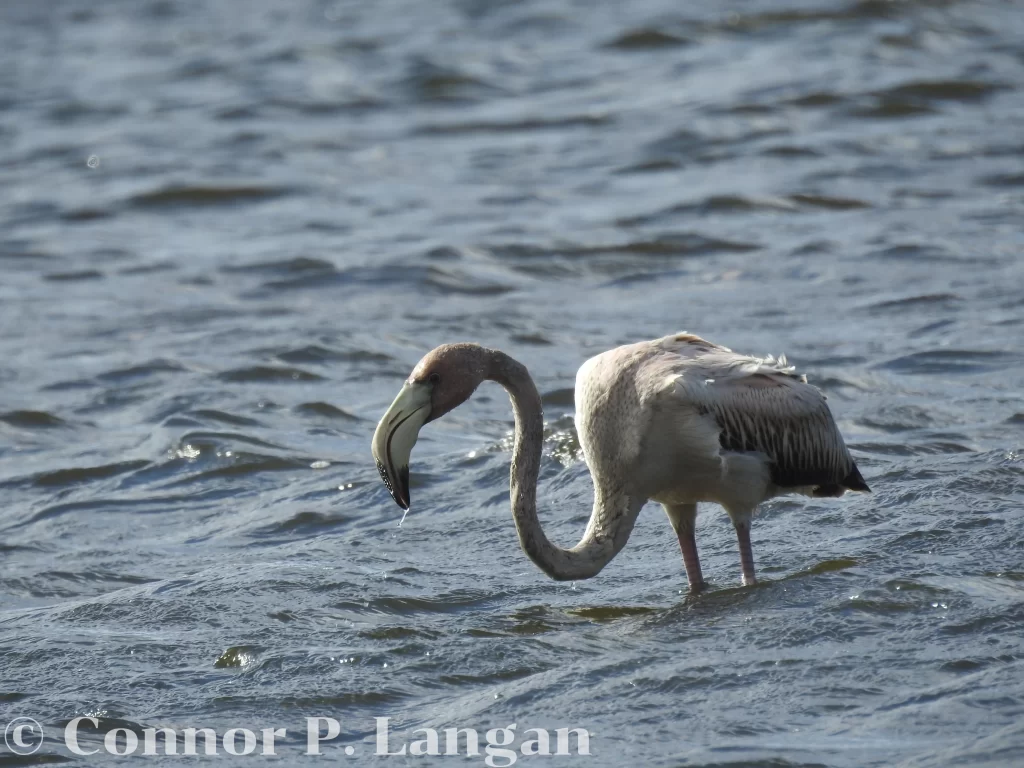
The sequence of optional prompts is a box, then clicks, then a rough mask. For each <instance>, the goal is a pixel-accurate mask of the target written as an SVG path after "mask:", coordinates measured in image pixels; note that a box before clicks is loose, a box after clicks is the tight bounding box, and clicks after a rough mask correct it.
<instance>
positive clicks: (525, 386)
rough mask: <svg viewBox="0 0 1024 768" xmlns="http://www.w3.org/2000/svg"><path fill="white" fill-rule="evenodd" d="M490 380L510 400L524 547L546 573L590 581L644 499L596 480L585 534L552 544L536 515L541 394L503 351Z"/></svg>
mask: <svg viewBox="0 0 1024 768" xmlns="http://www.w3.org/2000/svg"><path fill="white" fill-rule="evenodd" d="M487 378H488V379H490V380H491V381H496V382H498V383H499V384H501V385H502V386H503V387H504V388H505V390H506V391H507V392H508V394H509V397H510V398H511V399H512V410H513V413H514V415H515V444H514V446H513V449H512V471H511V483H510V496H511V500H512V518H513V519H514V520H515V523H516V530H517V531H518V533H519V544H520V546H522V548H523V551H524V552H526V554H527V555H528V556H529V557H530V559H531V560H533V562H534V563H536V564H537V566H538V567H539V568H540V569H541V570H542V571H544V573H546V574H547V575H548V576H550V577H551V578H553V579H557V580H559V581H570V580H574V579H588V578H590V577H591V576H594V575H596V574H597V573H598V572H599V571H600V570H601V569H602V568H604V567H605V566H606V565H607V564H608V563H609V562H610V561H611V559H612V558H613V557H615V555H617V554H618V553H619V551H620V550H621V549H622V548H623V547H624V546H625V545H626V541H627V540H628V539H629V534H630V533H631V532H632V530H633V523H634V522H635V521H636V517H637V515H638V514H639V512H640V507H642V506H643V503H642V502H640V503H637V502H635V501H634V500H633V499H631V498H630V497H629V496H628V494H627V493H626V492H625V490H624V489H623V488H621V487H605V484H602V483H600V482H598V478H596V477H595V478H594V509H593V511H592V512H591V514H590V522H589V523H588V524H587V530H586V532H585V533H584V534H583V538H582V539H580V542H579V543H578V544H577V545H576V546H575V547H573V548H572V549H562V548H561V547H558V546H556V545H554V544H552V543H551V541H550V540H549V539H548V537H547V536H546V535H545V534H544V530H543V529H542V528H541V525H540V520H539V519H538V518H537V478H538V476H539V475H540V459H541V448H542V446H543V442H544V412H543V409H542V407H541V401H540V395H539V394H538V393H537V387H536V386H535V385H534V383H533V379H532V378H531V377H530V374H529V372H528V371H527V370H526V366H524V365H523V364H522V363H519V362H517V361H516V360H513V359H512V358H511V357H509V356H508V355H506V354H505V353H504V352H499V351H497V350H495V351H493V352H492V360H491V366H490V374H489V375H488V376H487Z"/></svg>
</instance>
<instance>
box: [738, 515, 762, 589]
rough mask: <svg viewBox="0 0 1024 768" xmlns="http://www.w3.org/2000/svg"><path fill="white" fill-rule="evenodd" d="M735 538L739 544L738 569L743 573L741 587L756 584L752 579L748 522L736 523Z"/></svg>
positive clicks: (752, 563) (752, 554) (752, 560)
mask: <svg viewBox="0 0 1024 768" xmlns="http://www.w3.org/2000/svg"><path fill="white" fill-rule="evenodd" d="M736 538H737V539H739V543H740V568H741V569H742V571H743V586H745V587H749V586H751V585H753V584H756V583H757V579H755V578H754V553H753V551H752V550H751V549H750V521H749V520H744V521H743V522H738V523H736Z"/></svg>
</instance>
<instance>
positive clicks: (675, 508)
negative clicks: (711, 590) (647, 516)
mask: <svg viewBox="0 0 1024 768" xmlns="http://www.w3.org/2000/svg"><path fill="white" fill-rule="evenodd" d="M665 512H666V513H667V514H668V519H669V521H670V522H671V523H672V528H674V529H675V532H676V536H677V537H678V539H679V549H681V550H682V551H683V566H684V567H685V568H686V580H687V581H688V582H689V583H690V593H691V594H694V595H695V594H697V593H698V592H700V591H701V590H703V589H704V588H705V587H707V584H705V583H704V577H703V576H702V575H701V572H700V558H699V557H697V539H696V537H695V536H694V531H695V530H696V526H697V505H696V504H673V505H668V504H666V505H665Z"/></svg>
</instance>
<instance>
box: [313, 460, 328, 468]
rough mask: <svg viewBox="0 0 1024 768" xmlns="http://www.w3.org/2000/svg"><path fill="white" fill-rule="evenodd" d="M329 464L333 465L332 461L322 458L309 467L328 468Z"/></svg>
mask: <svg viewBox="0 0 1024 768" xmlns="http://www.w3.org/2000/svg"><path fill="white" fill-rule="evenodd" d="M329 466H331V462H329V461H324V460H322V459H321V460H319V461H314V462H313V463H312V464H310V465H309V468H310V469H327V468H328V467H329Z"/></svg>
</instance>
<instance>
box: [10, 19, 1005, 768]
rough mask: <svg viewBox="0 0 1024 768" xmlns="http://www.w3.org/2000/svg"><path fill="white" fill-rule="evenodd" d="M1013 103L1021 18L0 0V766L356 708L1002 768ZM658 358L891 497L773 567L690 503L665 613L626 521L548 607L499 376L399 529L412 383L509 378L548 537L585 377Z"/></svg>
mask: <svg viewBox="0 0 1024 768" xmlns="http://www.w3.org/2000/svg"><path fill="white" fill-rule="evenodd" d="M1022 83H1024V13H1022V12H1021V9H1020V7H1019V6H1017V5H1015V4H1012V3H999V2H969V3H968V2H963V3H953V2H948V3H925V2H874V1H871V0H864V1H862V2H841V1H839V0H807V1H805V2H804V1H798V0H753V1H751V2H728V3H711V2H702V3H689V4H686V5H685V6H684V5H680V4H679V3H670V2H666V0H647V1H645V2H635V3H628V4H622V3H615V4H613V3H604V4H598V5H595V4H593V3H583V2H572V1H570V0H555V1H554V2H524V3H504V2H501V3H487V2H479V1H478V0H455V1H453V2H437V3H412V2H393V1H391V0H388V1H387V2H375V3H339V2H320V1H317V0H308V1H307V0H303V1H302V2H294V3H290V4H280V3H271V2H265V1H264V0H258V1H250V2H237V1H235V2H219V3H194V2H169V1H168V0H160V1H158V2H138V3H121V2H114V1H113V0H92V1H91V2H84V1H82V2H73V1H72V0H66V1H65V2H57V3H48V4H42V5H41V4H29V3H6V4H4V5H3V8H2V9H0V143H2V146H3V151H2V153H0V169H2V178H3V183H2V185H0V329H2V333H0V489H2V493H3V501H4V503H3V505H2V507H0V722H4V723H6V722H8V721H10V720H12V719H13V718H14V717H18V716H26V717H33V718H35V719H36V720H37V721H39V723H40V724H41V725H42V726H43V727H44V728H45V729H46V731H47V736H48V738H47V742H46V743H45V744H44V746H43V749H42V750H41V751H40V752H39V753H37V755H36V756H35V757H34V758H25V759H22V758H17V757H15V756H13V755H11V754H10V753H9V752H6V751H0V765H26V764H32V761H33V760H35V761H36V762H43V761H44V760H60V759H69V760H70V759H72V756H71V755H70V754H69V753H68V751H67V749H66V748H65V747H64V746H63V745H62V744H61V743H60V740H59V734H60V732H61V729H62V728H63V727H64V726H65V725H66V724H67V723H68V722H69V721H70V720H71V719H72V718H74V717H76V716H79V715H92V716H96V717H97V718H101V731H103V730H107V729H109V728H113V727H118V726H120V727H126V728H129V729H132V730H133V731H138V732H139V733H140V735H141V729H144V728H147V727H161V726H166V727H172V728H177V729H181V728H184V727H189V726H191V727H196V728H199V727H209V728H214V729H216V730H217V731H218V732H220V733H223V732H224V731H225V730H227V729H229V728H233V727H245V728H250V729H253V730H259V729H261V728H266V727H276V728H287V729H288V736H287V738H286V739H283V740H279V742H278V751H279V752H280V753H281V754H286V755H290V756H291V757H290V758H288V760H295V761H297V760H299V759H300V757H301V755H302V753H303V751H304V750H305V735H304V733H305V718H306V717H307V716H324V717H328V716H329V717H335V718H337V719H338V720H339V722H340V723H341V724H342V735H341V737H339V739H338V740H337V742H336V745H335V746H334V747H333V749H334V751H333V752H328V754H332V755H333V756H334V760H335V761H336V762H338V761H340V762H344V761H345V760H346V758H345V757H344V756H343V753H342V752H341V751H340V750H341V746H340V745H342V744H346V745H354V746H353V748H354V750H356V751H357V754H358V757H357V758H354V759H353V760H352V761H351V762H352V764H356V763H359V764H362V763H366V762H373V752H374V742H373V735H374V718H375V717H378V716H386V717H390V718H391V725H392V729H393V731H394V732H395V733H396V734H398V736H399V737H400V738H403V739H407V738H410V737H409V734H410V733H411V732H412V730H413V729H415V728H419V727H434V728H444V727H446V726H460V727H467V726H468V727H475V728H477V729H478V730H479V731H480V733H481V734H483V732H484V731H485V730H486V729H489V728H494V727H503V726H505V725H508V724H509V723H512V722H515V723H517V725H518V726H519V729H520V730H523V729H525V728H530V727H537V728H551V729H554V728H558V727H563V726H571V727H583V728H586V729H588V730H589V732H590V733H591V734H592V741H591V749H592V752H593V753H594V757H591V758H589V759H588V758H583V757H579V758H559V759H557V760H555V764H576V763H579V764H587V765H602V766H604V765H607V766H618V765H626V764H637V765H639V764H644V765H658V766H681V765H687V766H726V765H729V766H805V765H806V766H810V765H815V766H818V765H826V766H851V767H852V766H856V767H857V768H862V767H863V766H891V765H905V766H951V765H970V766H1000V765H1014V764H1016V763H1017V762H1018V761H1019V760H1020V755H1021V754H1022V753H1024V726H1022V725H1021V723H1022V718H1024V639H1022V638H1024V535H1022V526H1024V515H1022V502H1024V482H1022V479H1024V354H1022V345H1021V334H1022V332H1024V312H1022V296H1024V230H1022V227H1021V222H1022V221H1024V133H1022V129H1021V126H1022V125H1024V90H1022V85H1021V84H1022ZM679 330H688V331H691V332H695V333H699V334H701V335H703V336H706V337H707V338H710V339H712V340H714V341H716V342H719V343H722V344H725V345H727V346H730V347H732V348H734V349H736V350H739V351H744V352H754V353H762V354H767V353H776V354H777V353H781V352H784V353H786V354H788V356H789V357H790V359H791V361H792V362H794V363H796V364H797V365H798V366H799V367H800V369H801V370H803V371H805V372H806V373H807V374H808V376H809V378H810V379H811V381H812V382H814V383H815V384H817V385H818V386H819V387H821V388H822V389H823V391H824V392H825V393H826V394H827V395H828V398H829V403H830V405H831V407H832V409H833V411H834V413H835V416H836V419H837V421H838V423H839V425H840V427H841V429H842V431H843V433H844V435H845V436H846V437H847V440H848V442H849V444H850V446H851V449H852V451H853V453H854V454H855V456H856V458H857V461H858V463H859V465H860V467H861V469H862V471H863V473H864V476H865V477H866V479H867V480H868V482H869V483H870V484H871V486H872V488H873V489H874V493H873V494H872V495H870V496H866V495H853V496H848V497H846V498H844V499H841V500H831V499H802V498H797V499H778V500H774V501H771V502H769V503H767V504H765V505H764V507H763V509H762V511H761V514H760V515H759V517H758V518H757V520H756V521H755V525H754V529H753V540H754V552H755V558H756V560H757V564H758V568H759V572H760V574H761V575H762V576H763V577H764V583H763V584H761V585H759V586H758V587H757V588H754V589H738V588H737V585H738V582H739V562H738V556H737V553H736V545H735V540H734V535H733V532H732V530H731V527H730V526H729V524H728V520H727V518H726V517H725V515H724V514H723V513H722V512H721V511H720V510H718V509H717V508H715V507H709V508H708V509H707V510H705V511H704V512H703V513H702V515H701V518H700V521H699V524H698V542H699V546H700V549H701V556H702V559H703V564H704V572H705V578H707V579H708V580H709V581H710V582H711V583H712V587H713V588H712V589H711V590H710V591H709V592H708V593H707V594H705V595H703V596H701V597H700V598H699V599H696V600H692V599H687V597H686V595H685V593H684V590H685V586H686V579H685V575H684V573H683V569H682V563H681V558H680V556H679V552H678V548H677V544H676V542H675V537H674V536H673V535H672V532H671V529H670V528H669V526H668V524H667V521H666V519H665V517H664V515H663V513H662V512H661V511H660V509H659V508H657V506H656V505H651V506H650V507H649V508H648V509H646V510H645V511H644V513H643V514H642V515H641V518H640V521H639V523H638V525H637V528H636V530H635V532H634V533H633V536H632V539H631V541H630V544H629V546H628V547H627V548H626V550H625V551H624V552H623V553H622V554H621V555H620V556H619V557H618V558H617V559H616V560H615V561H613V562H612V563H611V565H609V566H608V567H607V568H606V569H605V570H604V571H603V572H602V573H601V574H600V576H599V577H598V578H596V579H593V580H590V581H586V582H579V583H575V584H567V583H556V582H553V581H550V580H548V579H547V578H546V577H545V576H544V575H543V574H542V573H541V572H540V571H538V570H537V569H536V568H535V567H534V566H533V565H532V564H531V563H530V562H529V561H528V560H527V558H526V557H525V555H523V553H522V552H521V551H520V550H519V547H518V543H517V539H516V534H515V530H514V528H513V525H512V522H511V520H510V516H509V511H508V496H507V466H508V462H509V439H508V435H509V432H510V429H511V411H510V408H509V404H508V399H507V398H506V397H505V395H504V394H503V393H502V392H501V391H500V389H498V388H497V387H496V386H494V385H488V386H487V387H484V388H482V389H481V390H480V392H479V393H478V396H477V397H476V398H475V399H474V400H473V401H472V402H471V403H470V404H468V405H467V406H465V407H463V408H461V409H459V410H458V411H456V412H455V413H453V414H452V415H451V416H449V417H448V418H446V419H445V420H443V421H441V422H438V423H434V424H431V425H429V426H428V427H427V428H426V429H424V431H423V433H422V439H421V441H420V443H419V445H418V446H417V448H416V451H415V452H414V454H413V459H414V464H413V475H412V496H413V501H414V509H413V512H412V514H411V515H410V516H409V518H408V519H407V520H406V522H405V524H404V526H402V527H401V528H399V527H398V520H399V517H400V514H401V513H400V510H398V509H397V507H395V506H394V504H393V503H392V502H391V500H390V499H389V497H388V495H387V491H386V489H385V488H384V487H383V485H381V483H380V482H379V480H378V478H377V474H376V470H375V468H374V465H373V461H372V459H371V457H370V454H369V442H370V437H371V435H372V432H373V428H374V426H375V423H376V420H377V419H378V418H379V416H380V415H381V413H382V412H383V411H384V409H385V408H386V407H387V405H388V403H389V402H390V400H391V398H392V397H393V396H394V394H395V392H397V389H398V387H399V386H400V384H401V381H402V379H403V378H404V377H405V376H406V375H407V374H408V371H409V370H410V369H411V367H412V366H413V364H414V363H415V362H416V361H417V360H418V359H419V357H420V356H421V355H422V354H423V353H424V352H425V351H427V350H428V349H430V348H431V347H433V346H434V345H436V344H439V343H442V342H445V341H455V340H464V339H469V340H475V341H478V342H481V343H484V344H488V345H492V346H497V347H500V348H502V349H504V350H505V351H507V352H508V353H510V354H512V355H513V356H515V357H516V358H518V359H520V360H521V361H522V362H524V363H525V364H526V365H527V366H528V367H529V369H530V370H531V371H532V372H533V375H534V376H535V378H536V381H537V384H538V387H539V389H540V391H541V392H542V393H543V395H544V402H545V418H546V421H547V425H548V437H547V440H546V444H545V459H544V464H543V468H542V476H541V482H540V489H539V498H540V500H541V504H540V506H541V510H540V512H541V517H542V519H543V521H544V523H545V526H546V528H547V530H548V531H549V535H550V536H551V537H552V539H553V540H555V541H556V542H558V543H559V544H561V545H563V546H568V545H571V544H572V543H575V541H576V540H577V539H578V537H579V536H580V535H581V533H582V531H583V528H584V526H585V521H586V519H587V515H588V513H589V505H590V502H591V486H590V480H589V476H588V473H587V471H586V467H585V466H584V465H583V463H582V461H580V459H579V457H578V455H577V453H578V448H577V444H576V441H575V436H574V434H573V431H572V418H571V417H572V412H573V404H572V395H571V387H572V382H573V377H574V375H575V371H576V369H577V367H578V366H579V365H580V364H581V363H582V362H583V361H584V360H585V359H586V358H587V357H589V356H591V355H593V354H595V353H597V352H599V351H602V350H605V349H608V348H610V347H612V346H614V345H616V344H619V343H623V342H628V341H633V340H637V339H644V338H652V337H656V336H661V335H664V334H666V333H670V332H674V331H679ZM82 744H83V745H85V746H86V747H87V748H88V749H93V748H99V749H101V750H102V743H101V740H100V737H98V736H96V735H95V734H94V733H93V732H92V731H91V729H86V731H85V732H83V738H82ZM327 746H329V745H327ZM327 746H325V750H327ZM140 749H141V748H140ZM74 759H75V760H78V761H79V762H82V763H85V764H89V765H104V764H114V763H117V764H120V762H119V761H118V758H114V757H110V756H108V755H106V754H105V753H104V752H102V751H101V752H100V753H99V754H98V755H96V756H94V757H91V758H74ZM148 759H149V760H150V761H152V762H153V763H154V764H156V763H162V762H165V761H166V762H168V763H172V762H174V761H175V760H177V759H180V758H172V757H167V758H160V757H150V758H148ZM473 759H474V760H475V761H476V762H477V763H481V764H482V761H483V757H482V756H481V757H478V758H473ZM454 760H456V758H447V759H443V758H429V757H428V758H414V757H411V756H410V757H406V758H401V757H390V758H386V759H385V758H380V760H379V762H381V763H383V764H387V765H401V764H405V763H409V764H416V765H419V764H428V763H442V764H447V763H449V762H451V761H454ZM521 761H522V762H524V763H525V762H527V761H526V760H525V759H522V758H521ZM533 762H537V763H538V764H540V763H545V762H550V761H545V760H534V761H533ZM175 764H176V763H175Z"/></svg>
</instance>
